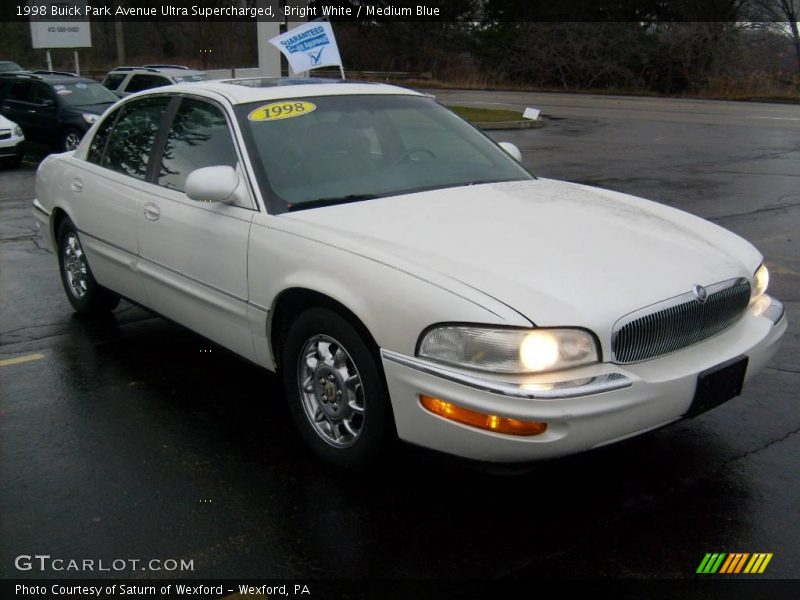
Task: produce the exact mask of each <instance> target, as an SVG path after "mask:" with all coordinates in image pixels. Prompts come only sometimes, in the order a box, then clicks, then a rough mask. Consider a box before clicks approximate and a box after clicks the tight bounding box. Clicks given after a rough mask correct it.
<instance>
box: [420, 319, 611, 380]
mask: <svg viewBox="0 0 800 600" xmlns="http://www.w3.org/2000/svg"><path fill="white" fill-rule="evenodd" d="M417 355H418V356H420V357H423V358H429V359H431V360H435V361H438V362H443V363H447V364H450V365H453V366H456V367H462V368H465V369H480V370H483V371H493V372H495V373H541V372H543V371H555V370H558V369H566V368H569V367H577V366H580V365H585V364H588V363H593V362H597V361H598V360H599V359H598V353H597V346H596V344H595V341H594V338H593V337H592V335H591V334H590V333H589V332H587V331H583V330H581V329H491V328H488V327H469V326H458V325H444V326H442V327H436V328H434V329H431V330H429V331H428V332H426V333H425V334H423V336H422V339H421V340H420V343H419V350H418V351H417Z"/></svg>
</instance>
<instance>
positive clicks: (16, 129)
mask: <svg viewBox="0 0 800 600" xmlns="http://www.w3.org/2000/svg"><path fill="white" fill-rule="evenodd" d="M14 136H15V137H22V136H23V133H22V127H20V126H19V125H15V126H14Z"/></svg>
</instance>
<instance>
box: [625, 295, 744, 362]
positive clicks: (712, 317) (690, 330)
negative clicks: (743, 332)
mask: <svg viewBox="0 0 800 600" xmlns="http://www.w3.org/2000/svg"><path fill="white" fill-rule="evenodd" d="M706 289H707V292H708V296H707V297H706V301H705V302H700V301H698V300H697V298H696V296H695V295H694V293H692V292H689V293H687V294H683V295H681V296H677V297H675V298H670V299H669V300H665V301H664V302H660V303H658V304H655V305H653V306H648V307H646V308H643V309H641V310H638V311H636V312H633V313H631V314H629V315H626V316H625V317H623V318H622V319H620V320H619V321H617V324H616V325H615V326H614V332H613V334H612V338H611V348H612V351H613V353H614V362H617V363H633V362H639V361H642V360H647V359H649V358H655V357H656V356H662V355H664V354H669V353H670V352H675V351H676V350H680V349H681V348H686V347H687V346H691V345H692V344H696V343H698V342H701V341H703V340H705V339H707V338H710V337H711V336H713V335H716V334H718V333H720V332H722V331H725V330H726V329H727V328H728V327H730V326H732V325H733V324H734V323H736V321H738V320H739V319H740V318H741V317H742V315H743V314H744V311H745V310H746V309H747V305H748V304H749V303H750V283H749V282H748V281H747V280H746V279H730V280H728V281H723V282H721V283H717V284H714V285H711V286H708V287H707V288H706Z"/></svg>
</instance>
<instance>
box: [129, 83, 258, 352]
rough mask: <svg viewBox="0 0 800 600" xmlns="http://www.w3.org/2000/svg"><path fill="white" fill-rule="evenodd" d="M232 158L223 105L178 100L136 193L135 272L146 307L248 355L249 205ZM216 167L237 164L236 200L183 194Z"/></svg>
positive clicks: (234, 155)
mask: <svg viewBox="0 0 800 600" xmlns="http://www.w3.org/2000/svg"><path fill="white" fill-rule="evenodd" d="M240 163H241V160H240V154H239V149H238V147H237V145H236V143H235V141H234V137H233V135H232V133H231V127H230V124H229V120H228V116H227V114H226V112H225V111H224V110H223V108H222V107H221V106H220V105H219V104H216V103H214V102H211V101H209V100H206V99H201V98H196V97H184V98H182V100H181V103H180V105H179V106H178V107H177V110H176V112H175V116H174V118H173V120H172V123H171V126H170V128H169V130H168V131H166V132H165V135H164V136H163V151H162V152H159V153H157V154H156V156H155V165H154V166H153V172H152V174H151V176H152V181H153V184H151V185H148V186H147V189H146V193H145V194H144V195H143V198H142V200H143V205H142V214H141V215H140V217H139V224H138V234H139V235H138V237H139V251H140V255H141V264H140V266H139V269H140V271H141V273H142V278H143V281H144V285H145V289H146V291H147V295H148V298H149V304H150V306H151V307H152V308H153V309H155V310H156V311H158V312H159V313H161V314H163V315H165V316H166V317H169V318H170V319H173V320H175V321H178V322H179V323H182V324H184V325H186V326H187V327H189V328H191V329H193V330H194V331H197V332H198V333H200V334H202V335H204V336H206V337H208V338H210V339H212V340H214V341H216V342H218V343H219V344H221V345H223V346H225V347H227V348H229V349H231V350H233V351H234V352H237V353H238V354H241V355H243V356H246V357H250V358H252V357H253V354H254V352H253V342H252V335H251V331H250V326H249V321H248V307H247V300H248V286H247V243H248V237H249V233H250V222H251V220H252V217H253V213H254V210H255V208H254V204H253V201H252V197H251V195H250V192H249V188H248V186H247V183H246V180H245V177H244V175H243V173H242V171H241V167H240V166H239V165H240ZM217 165H227V166H231V167H234V168H237V169H239V173H240V189H239V190H237V197H238V199H239V200H238V203H237V204H223V203H207V202H198V201H195V200H191V199H189V198H188V197H187V196H186V194H185V193H184V190H185V185H186V177H187V176H188V174H189V173H191V172H192V171H194V170H195V169H199V168H202V167H209V166H217Z"/></svg>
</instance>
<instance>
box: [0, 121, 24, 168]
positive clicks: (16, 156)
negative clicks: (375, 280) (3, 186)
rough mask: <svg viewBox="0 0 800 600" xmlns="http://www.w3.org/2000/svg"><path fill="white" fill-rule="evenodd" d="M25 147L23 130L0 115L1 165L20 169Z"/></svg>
mask: <svg viewBox="0 0 800 600" xmlns="http://www.w3.org/2000/svg"><path fill="white" fill-rule="evenodd" d="M24 146H25V134H23V132H22V128H21V127H20V126H19V125H17V124H16V123H14V121H9V120H8V119H6V118H5V117H3V116H2V115H0V165H2V166H6V165H8V166H11V167H12V168H16V167H19V165H20V163H21V162H22V155H23V153H24Z"/></svg>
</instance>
